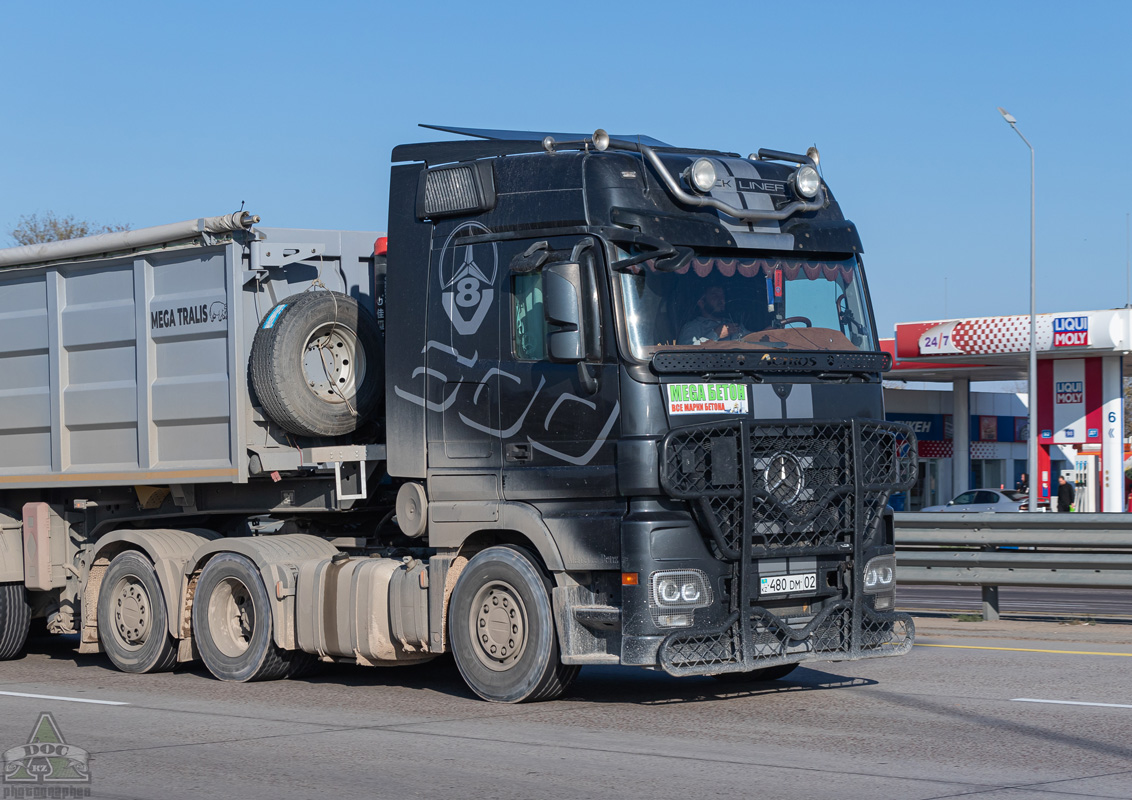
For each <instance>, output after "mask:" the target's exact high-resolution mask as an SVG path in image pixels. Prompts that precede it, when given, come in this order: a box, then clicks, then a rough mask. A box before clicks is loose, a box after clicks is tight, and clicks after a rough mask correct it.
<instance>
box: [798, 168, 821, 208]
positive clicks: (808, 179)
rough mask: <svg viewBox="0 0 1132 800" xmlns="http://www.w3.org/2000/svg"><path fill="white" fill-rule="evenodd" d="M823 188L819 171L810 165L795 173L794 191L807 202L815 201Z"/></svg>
mask: <svg viewBox="0 0 1132 800" xmlns="http://www.w3.org/2000/svg"><path fill="white" fill-rule="evenodd" d="M820 188H821V177H820V176H819V175H818V171H817V170H816V169H814V168H813V167H811V166H809V165H808V164H807V165H806V166H804V167H801V168H800V169H799V170H798V171H797V172H795V173H794V191H796V192H797V193H798V194H799V195H800V196H802V197H804V198H806V199H807V200H813V199H814V198H815V197H817V195H818V189H820Z"/></svg>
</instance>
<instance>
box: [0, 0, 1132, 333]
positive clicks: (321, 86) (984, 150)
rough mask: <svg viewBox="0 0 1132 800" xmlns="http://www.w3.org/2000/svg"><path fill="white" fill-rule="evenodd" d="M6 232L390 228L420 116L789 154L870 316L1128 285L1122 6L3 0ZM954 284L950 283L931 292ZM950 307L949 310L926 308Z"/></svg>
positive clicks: (1111, 299)
mask: <svg viewBox="0 0 1132 800" xmlns="http://www.w3.org/2000/svg"><path fill="white" fill-rule="evenodd" d="M3 9H4V10H3V18H2V19H3V41H4V45H3V47H2V48H0V86H2V90H3V94H2V95H0V98H2V99H0V109H2V111H0V114H2V117H0V153H2V158H0V243H5V244H8V243H10V242H9V240H8V238H7V231H9V230H10V229H11V228H12V227H13V226H14V225H15V223H16V222H17V220H18V218H19V217H20V215H22V214H27V213H30V212H37V211H38V212H42V211H47V210H51V211H54V212H55V213H57V214H64V215H65V214H74V215H75V216H77V217H79V218H83V219H89V220H92V221H96V222H101V223H113V222H128V223H129V224H131V225H132V226H133V227H143V226H147V225H156V224H161V223H165V222H174V221H178V220H182V219H188V218H192V217H197V216H207V215H212V214H220V213H226V212H228V211H231V210H234V209H236V208H238V207H239V205H240V202H241V201H247V207H248V209H249V210H251V211H254V212H255V213H258V214H260V215H261V216H262V217H263V222H264V224H266V225H273V226H289V227H325V228H349V229H362V230H384V227H385V216H386V212H387V210H388V202H389V201H388V179H387V175H388V163H389V153H390V150H391V148H392V147H393V146H394V145H395V144H398V143H400V142H406V141H414V140H417V141H419V140H429V139H436V138H442V137H441V136H440V135H437V134H433V133H431V132H428V131H422V130H420V129H418V128H416V127H415V126H416V123H418V122H437V123H445V124H454V125H465V126H472V127H498V128H523V129H544V130H578V131H591V130H593V129H594V128H597V127H602V128H606V129H607V130H610V131H616V132H622V133H629V132H640V133H647V134H649V135H651V136H654V137H656V138H658V139H662V140H664V141H668V142H671V143H673V144H678V145H684V146H706V147H712V148H719V149H725V150H733V151H736V152H739V153H744V154H746V153H748V152H751V151H754V150H757V149H758V148H759V147H770V148H775V149H781V150H794V151H804V150H805V148H806V147H807V146H809V145H811V144H815V143H816V144H817V145H818V147H819V148H820V150H821V154H822V168H823V172H824V174H825V177H826V179H827V180H828V181H829V183H830V185H831V187H832V189H833V191H834V193H835V195H836V196H837V197H838V199H839V200H840V202H841V205H842V208H843V209H844V210H845V213H846V215H847V216H848V217H849V218H850V219H852V220H854V221H855V222H856V223H857V225H858V226H859V228H860V230H861V236H862V238H863V240H864V242H865V258H866V266H867V268H868V270H869V275H870V280H871V287H872V292H873V302H874V304H875V306H876V309H877V317H878V322H879V325H880V327H881V330H882V332H884V331H891V329H892V326H893V324H894V323H895V322H897V321H912V320H924V319H933V318H938V317H942V316H943V315H944V313H945V311H946V313H947V315H948V316H976V315H987V314H999V313H1025V312H1027V311H1028V308H1029V289H1028V287H1029V151H1028V150H1026V148H1025V145H1024V144H1023V143H1022V141H1021V140H1020V139H1019V138H1018V137H1017V136H1016V135H1015V134H1014V133H1013V131H1011V130H1010V128H1009V127H1008V126H1007V125H1006V123H1005V122H1003V120H1002V118H1001V117H1000V116H999V114H998V112H997V111H996V110H995V106H998V105H1002V106H1005V107H1006V108H1007V109H1008V110H1009V111H1010V112H1011V113H1013V114H1014V115H1015V116H1016V117H1017V118H1018V124H1019V127H1020V128H1021V129H1022V131H1023V132H1024V133H1025V134H1026V136H1027V138H1029V140H1030V141H1031V142H1032V143H1033V144H1034V146H1035V148H1036V150H1037V192H1038V202H1037V231H1038V238H1037V260H1038V310H1039V312H1042V311H1054V310H1079V309H1093V308H1108V307H1112V306H1118V305H1119V306H1122V305H1124V304H1125V302H1126V289H1125V280H1126V272H1125V265H1126V244H1125V242H1126V234H1125V231H1126V227H1125V226H1126V214H1128V213H1129V212H1130V211H1132V199H1130V198H1129V194H1128V187H1129V186H1130V185H1132V135H1130V132H1132V46H1130V42H1129V37H1130V34H1132V3H1130V2H1088V1H1086V2H1062V3H1050V2H1024V3H1023V2H1017V3H1016V2H976V3H966V2H963V3H914V2H894V3H879V2H877V3H870V2H809V3H804V4H791V3H777V2H776V3H764V2H755V1H754V0H749V1H748V2H714V3H670V2H647V3H645V2H642V3H616V2H608V3H601V2H590V3H586V2H583V3H574V4H570V3H536V2H529V0H528V1H527V2H521V3H469V2H434V3H419V2H418V3H412V2H409V3H405V2H398V3H389V4H386V3H376V2H375V3H368V2H367V3H363V2H358V3H345V2H335V1H334V0H324V2H320V3H299V2H275V3H232V2H228V3H213V2H194V3H172V2H171V3H154V2H146V3H133V2H111V3H89V2H81V3H80V2H69V1H67V0H64V1H62V2H54V3H45V2H38V1H37V2H16V1H14V0H13V1H10V2H6V3H4V6H3ZM945 278H946V279H947V281H946V284H947V292H946V299H945V293H944V284H945ZM945 303H946V309H945Z"/></svg>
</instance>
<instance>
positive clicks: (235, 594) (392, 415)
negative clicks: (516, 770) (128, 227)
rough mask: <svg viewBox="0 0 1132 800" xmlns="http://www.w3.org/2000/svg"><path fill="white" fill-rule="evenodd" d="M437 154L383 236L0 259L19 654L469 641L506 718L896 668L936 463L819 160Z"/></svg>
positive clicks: (158, 239)
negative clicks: (901, 410) (906, 527)
mask: <svg viewBox="0 0 1132 800" xmlns="http://www.w3.org/2000/svg"><path fill="white" fill-rule="evenodd" d="M446 130H448V131H450V132H453V133H457V134H461V135H465V136H469V137H470V138H468V139H466V140H461V141H450V142H429V143H421V144H410V145H403V146H399V147H397V148H396V149H395V150H394V151H393V162H394V166H393V167H392V173H391V181H390V204H389V208H390V212H389V225H388V231H387V235H381V234H378V233H364V232H348V231H315V230H300V229H276V228H267V227H260V226H259V225H258V222H259V220H258V218H257V217H254V216H251V215H249V214H247V213H243V212H238V213H236V214H230V215H226V216H223V217H209V218H203V219H199V220H190V221H189V222H186V223H176V224H173V225H167V226H160V227H158V228H147V229H142V230H138V231H129V232H124V233H115V234H103V235H100V236H95V237H88V238H86V239H79V240H72V241H69V242H59V243H54V244H48V245H37V246H30V247H23V248H13V249H10V250H4V251H0V287H2V288H3V291H0V331H3V332H4V334H5V335H4V336H3V337H0V342H2V344H0V507H2V508H3V509H4V511H3V512H0V658H11V657H14V656H16V655H18V654H19V653H20V652H21V649H22V648H23V646H24V642H25V639H26V636H27V632H28V630H29V627H30V625H31V620H32V619H33V618H43V619H44V620H45V621H46V625H47V628H48V630H50V631H52V632H55V633H71V634H78V636H79V648H80V650H81V651H86V652H91V651H102V652H105V653H106V654H107V656H108V657H109V658H110V660H111V661H112V662H113V663H114V664H115V666H117V667H118V668H120V669H123V670H126V671H131V672H150V671H158V670H164V669H170V668H172V667H173V666H175V665H176V664H177V663H180V662H185V661H190V660H193V659H197V658H199V659H201V660H203V661H204V663H205V665H206V666H207V667H208V669H209V670H210V671H211V672H212V673H213V674H214V675H216V676H217V677H218V678H221V679H224V680H235V681H246V680H261V679H269V678H281V677H286V676H296V675H299V674H302V673H303V672H305V671H306V670H308V669H310V668H311V667H312V665H314V664H316V663H317V662H318V661H319V660H321V661H338V662H351V663H358V664H363V665H378V664H390V663H399V662H409V661H425V660H428V659H431V658H434V657H436V656H437V655H439V654H442V653H448V652H451V653H452V654H453V656H454V657H455V660H456V663H457V665H458V667H459V669H460V672H461V674H462V675H463V677H464V679H465V680H466V681H467V683H468V686H469V687H470V688H471V689H472V690H473V691H474V692H475V693H476V694H477V695H479V696H480V697H483V698H485V699H488V700H493V701H501V702H520V701H530V700H543V699H549V698H553V697H556V696H558V695H560V694H561V693H562V692H563V691H564V690H565V689H566V688H567V686H568V685H569V684H570V682H571V680H572V679H573V678H574V676H575V675H576V674H577V671H578V669H579V668H580V667H581V666H584V665H587V664H622V665H633V666H639V667H645V668H651V669H663V670H666V671H667V672H669V673H671V674H673V675H704V674H710V675H719V676H732V677H739V678H743V679H749V680H769V679H774V678H779V677H782V676H785V675H786V674H787V673H788V672H789V671H790V670H792V669H793V668H794V667H795V666H796V665H797V664H799V663H802V662H807V661H812V660H847V659H859V658H868V657H877V656H889V655H899V654H902V653H906V652H908V650H909V649H910V648H911V646H912V640H913V636H914V630H913V625H912V620H911V619H910V618H909V617H908V616H907V615H905V614H902V613H899V612H897V611H895V609H894V607H893V604H894V590H895V581H894V573H895V557H894V542H893V526H892V516H891V511H890V510H889V509H888V506H887V503H888V498H889V497H890V495H891V494H892V493H893V492H894V491H899V490H901V489H904V488H907V487H908V486H909V485H910V484H911V482H912V480H913V478H914V474H915V456H914V452H915V441H914V437H913V435H912V433H911V431H910V430H908V429H907V428H906V427H903V426H900V425H895V424H892V423H888V422H885V421H884V413H883V405H882V393H881V376H882V374H883V373H884V372H885V371H886V370H887V369H888V368H889V366H890V363H889V357H888V356H887V355H886V354H884V353H882V352H881V351H880V349H879V347H878V343H877V334H876V329H875V325H874V322H873V316H872V311H871V307H870V301H869V294H868V289H867V286H866V283H865V274H864V269H863V265H862V259H861V253H862V248H861V242H860V239H859V237H858V234H857V230H856V228H855V226H854V225H853V223H851V222H849V221H848V220H846V219H845V217H844V216H843V215H842V213H841V209H840V207H839V206H838V204H837V202H836V201H835V200H834V198H833V196H832V194H831V193H830V191H829V188H828V187H827V186H826V184H825V182H824V180H823V179H822V178H821V176H820V174H819V172H818V169H817V166H818V154H817V152H816V150H814V149H811V150H810V151H809V152H808V153H807V154H805V155H795V154H791V153H784V152H778V151H768V150H760V151H758V153H755V154H751V155H749V156H747V157H745V158H744V157H741V156H739V155H738V154H735V153H723V152H715V151H706V150H696V149H683V148H677V147H671V146H669V145H666V144H663V143H661V142H658V141H655V140H652V139H649V138H647V137H642V136H609V135H608V134H606V133H605V132H604V131H601V130H599V131H597V132H596V133H594V134H593V135H592V136H581V135H570V134H546V133H541V132H540V133H530V132H515V131H481V130H470V129H459V128H449V129H446Z"/></svg>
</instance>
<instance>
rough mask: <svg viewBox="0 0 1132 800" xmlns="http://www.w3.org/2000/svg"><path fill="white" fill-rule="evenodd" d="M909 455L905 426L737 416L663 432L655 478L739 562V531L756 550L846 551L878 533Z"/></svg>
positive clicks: (910, 476)
mask: <svg viewBox="0 0 1132 800" xmlns="http://www.w3.org/2000/svg"><path fill="white" fill-rule="evenodd" d="M914 452H915V440H914V438H913V436H912V433H911V431H910V430H909V429H908V428H906V427H905V426H903V425H896V424H892V423H885V422H861V421H848V422H841V421H838V422H814V423H806V424H777V425H768V424H763V423H755V422H751V421H747V420H742V421H734V422H724V423H712V424H707V425H697V426H694V427H688V428H680V429H678V430H675V431H672V432H671V433H669V434H668V436H667V437H665V440H664V443H663V445H662V456H661V476H660V477H661V485H662V486H663V487H664V489H665V491H666V492H667V493H668V494H669V495H670V496H672V497H675V498H678V499H681V500H687V501H689V502H690V503H691V504H692V505H693V507H694V508H695V510H696V513H697V516H698V518H699V522H700V524H701V525H702V527H703V528H704V530H706V531H707V532H708V533H709V534H710V535H711V537H712V539H713V540H714V542H715V544H716V546H717V547H718V548H719V551H720V553H721V555H722V556H723V557H724V558H725V559H727V560H732V561H734V560H737V559H739V557H740V555H741V552H742V549H743V539H744V533H745V532H748V535H749V537H750V540H751V555H752V556H754V557H767V556H781V555H786V554H788V553H789V552H790V551H797V552H806V553H821V552H844V551H845V549H846V547H848V546H850V542H852V541H853V540H854V538H855V537H856V536H857V535H865V536H868V535H869V534H871V533H872V532H873V531H874V530H875V528H876V526H877V525H878V524H879V522H880V518H881V514H882V512H883V511H884V507H885V505H886V504H887V503H888V498H889V496H890V495H891V494H892V492H893V491H896V490H898V489H901V488H906V487H907V486H909V485H911V483H912V481H913V480H914V479H915V471H916V460H915V455H914ZM796 474H797V475H799V476H800V478H801V481H802V483H801V485H797V478H796V477H795V475H796Z"/></svg>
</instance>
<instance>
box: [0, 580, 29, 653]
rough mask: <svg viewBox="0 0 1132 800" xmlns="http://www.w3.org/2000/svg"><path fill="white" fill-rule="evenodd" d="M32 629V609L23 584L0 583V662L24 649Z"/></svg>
mask: <svg viewBox="0 0 1132 800" xmlns="http://www.w3.org/2000/svg"><path fill="white" fill-rule="evenodd" d="M30 629H31V607H30V606H28V603H27V594H26V593H25V592H24V585H23V584H22V583H0V661H2V660H6V659H9V658H15V657H16V656H18V655H19V654H20V652H21V651H22V650H23V649H24V644H25V643H26V642H27V639H28V631H29V630H30Z"/></svg>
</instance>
